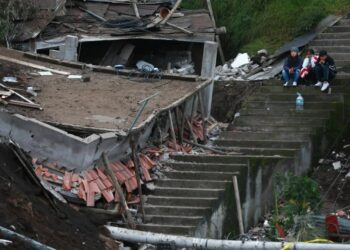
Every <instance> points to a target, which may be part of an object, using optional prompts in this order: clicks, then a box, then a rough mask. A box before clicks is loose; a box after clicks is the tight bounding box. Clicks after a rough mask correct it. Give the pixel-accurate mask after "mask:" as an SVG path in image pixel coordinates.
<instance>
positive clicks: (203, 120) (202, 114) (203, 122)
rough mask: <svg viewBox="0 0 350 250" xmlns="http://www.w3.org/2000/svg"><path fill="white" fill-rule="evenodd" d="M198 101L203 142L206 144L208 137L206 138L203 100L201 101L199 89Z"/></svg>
mask: <svg viewBox="0 0 350 250" xmlns="http://www.w3.org/2000/svg"><path fill="white" fill-rule="evenodd" d="M198 102H199V107H200V110H201V117H202V126H203V137H204V144H207V142H208V138H207V119H206V118H205V112H204V102H203V99H202V94H201V92H200V91H199V92H198Z"/></svg>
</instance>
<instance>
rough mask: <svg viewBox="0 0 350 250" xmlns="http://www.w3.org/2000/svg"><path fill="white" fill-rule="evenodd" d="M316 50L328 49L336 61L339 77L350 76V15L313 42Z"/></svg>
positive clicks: (312, 44) (312, 46)
mask: <svg viewBox="0 0 350 250" xmlns="http://www.w3.org/2000/svg"><path fill="white" fill-rule="evenodd" d="M310 47H311V48H314V49H315V50H316V51H320V50H326V51H328V53H329V54H330V55H331V56H332V57H333V58H334V60H335V61H336V65H337V66H338V71H339V73H338V77H337V78H338V79H340V78H345V79H346V78H349V76H350V17H349V16H348V17H344V18H343V19H341V20H340V21H339V22H337V23H336V24H335V25H334V26H332V27H329V28H328V29H326V30H325V32H323V33H321V34H319V35H318V37H317V38H316V39H315V40H314V41H312V42H311V44H310Z"/></svg>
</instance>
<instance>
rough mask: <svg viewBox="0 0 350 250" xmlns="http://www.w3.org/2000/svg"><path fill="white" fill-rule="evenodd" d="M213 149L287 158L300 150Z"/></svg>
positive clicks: (258, 148) (259, 148) (257, 148)
mask: <svg viewBox="0 0 350 250" xmlns="http://www.w3.org/2000/svg"><path fill="white" fill-rule="evenodd" d="M215 148H217V149H219V150H222V151H224V150H227V151H232V152H237V153H241V154H244V155H265V156H274V155H281V156H287V157H293V156H294V155H295V154H296V153H297V152H298V151H299V150H300V149H299V148H262V147H234V146H232V147H220V146H216V147H215Z"/></svg>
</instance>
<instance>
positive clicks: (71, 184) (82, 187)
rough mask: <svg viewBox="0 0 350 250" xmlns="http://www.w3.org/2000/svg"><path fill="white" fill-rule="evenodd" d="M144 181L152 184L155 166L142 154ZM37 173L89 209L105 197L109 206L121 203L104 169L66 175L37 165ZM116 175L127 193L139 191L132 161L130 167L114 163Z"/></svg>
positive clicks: (140, 157)
mask: <svg viewBox="0 0 350 250" xmlns="http://www.w3.org/2000/svg"><path fill="white" fill-rule="evenodd" d="M139 162H140V168H141V172H142V179H143V180H144V181H146V182H148V181H152V178H151V176H150V174H149V170H151V169H152V168H153V167H154V165H155V163H154V162H153V161H152V160H151V159H150V158H149V157H148V156H147V155H144V154H140V155H139ZM35 166H36V167H35V173H36V175H37V176H38V177H39V178H42V179H44V180H46V181H48V182H50V183H52V184H54V185H56V187H57V186H58V187H59V190H62V191H66V192H67V191H68V192H71V193H72V194H74V195H76V196H77V197H79V198H80V199H81V200H83V201H84V202H85V203H86V206H88V207H93V206H95V201H97V200H100V199H101V198H103V199H104V200H105V201H106V202H107V203H110V202H112V201H115V202H119V201H120V197H119V195H118V194H117V192H116V191H115V190H114V187H113V184H112V180H111V178H110V176H108V174H107V172H106V171H105V169H104V168H103V167H96V168H92V169H89V170H87V171H84V172H82V173H80V174H77V173H73V172H68V171H65V173H64V175H63V176H60V175H57V174H55V173H53V172H54V171H50V170H49V168H47V167H44V166H42V165H39V164H35ZM111 168H112V171H113V174H114V175H115V177H116V178H117V180H118V182H119V184H120V185H121V186H122V187H125V189H126V193H128V194H130V193H132V192H133V191H134V190H135V189H137V187H138V185H137V179H136V174H135V170H134V164H133V162H132V161H131V160H130V161H128V162H127V163H126V164H124V163H122V162H121V161H117V162H113V163H111ZM131 199H132V196H131V195H127V200H128V201H130V202H132V200H131Z"/></svg>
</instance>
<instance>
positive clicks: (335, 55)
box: [329, 52, 350, 78]
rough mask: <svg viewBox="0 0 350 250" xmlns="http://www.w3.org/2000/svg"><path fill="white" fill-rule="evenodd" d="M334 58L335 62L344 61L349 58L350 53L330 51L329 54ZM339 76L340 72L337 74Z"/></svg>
mask: <svg viewBox="0 0 350 250" xmlns="http://www.w3.org/2000/svg"><path fill="white" fill-rule="evenodd" d="M329 55H330V56H331V57H332V58H333V59H334V60H335V63H337V61H344V60H349V56H350V53H334V52H333V53H330V54H329ZM337 78H338V74H337Z"/></svg>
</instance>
